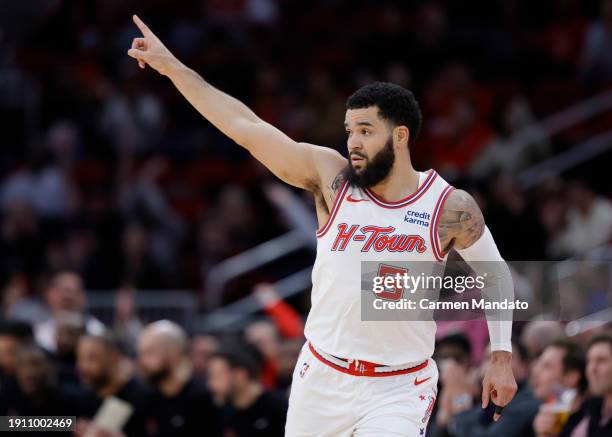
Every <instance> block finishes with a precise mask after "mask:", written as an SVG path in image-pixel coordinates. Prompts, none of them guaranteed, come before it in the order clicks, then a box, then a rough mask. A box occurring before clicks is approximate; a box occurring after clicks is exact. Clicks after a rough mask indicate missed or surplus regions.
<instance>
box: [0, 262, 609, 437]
mask: <svg viewBox="0 0 612 437" xmlns="http://www.w3.org/2000/svg"><path fill="white" fill-rule="evenodd" d="M256 294H257V296H258V299H259V300H260V301H261V302H262V304H263V305H264V308H265V315H262V317H260V318H258V319H256V320H252V321H251V322H249V323H248V324H247V325H246V327H245V329H244V330H242V331H240V332H233V333H229V332H217V333H202V332H186V331H185V330H184V329H183V328H182V327H181V326H180V325H178V324H177V323H175V322H172V321H170V320H158V321H154V322H151V323H149V324H146V325H144V324H140V325H139V327H138V328H137V329H134V328H133V327H132V328H131V329H127V328H126V327H127V326H128V325H129V324H116V325H114V326H105V325H104V324H103V323H102V322H100V321H99V320H97V319H96V318H95V316H93V315H92V314H90V313H88V312H87V310H86V308H85V307H84V306H83V304H84V302H85V296H84V291H83V283H82V280H81V278H80V277H79V276H78V274H76V273H74V272H71V271H63V272H60V273H58V274H56V275H55V276H54V277H53V278H52V280H51V281H50V282H49V284H48V288H47V289H46V291H45V296H46V298H47V300H46V302H47V304H46V306H45V309H46V311H47V315H46V316H45V317H40V318H39V319H34V318H32V319H30V320H26V319H25V318H22V319H21V320H12V321H4V322H2V323H1V324H0V415H10V416H24V415H56V416H76V417H77V422H76V423H77V426H76V430H75V432H74V434H73V435H77V436H86V437H87V436H89V437H122V436H172V437H181V436H195V435H202V433H203V432H205V433H206V435H211V436H214V435H219V436H224V437H240V436H267V437H274V436H282V435H284V424H285V420H286V411H287V402H288V395H289V391H290V387H291V379H292V375H293V373H294V372H300V370H301V367H300V366H299V365H298V366H296V363H298V364H299V356H300V352H301V350H302V346H303V344H304V338H303V320H302V318H301V317H300V316H299V314H297V313H296V312H295V310H294V309H293V308H292V307H291V306H290V305H288V304H286V303H285V302H284V301H282V300H281V299H280V298H279V296H278V294H277V293H276V290H275V289H274V288H273V287H272V286H270V285H267V284H261V285H259V286H258V287H257V288H256ZM132 317H135V316H134V315H132ZM452 325H453V322H451V323H444V322H441V326H440V328H441V329H440V330H439V332H438V339H437V344H436V351H435V355H434V359H435V360H436V363H437V365H438V368H439V371H440V379H439V386H438V390H437V401H436V403H435V408H434V410H433V413H432V416H431V418H430V425H429V428H428V434H427V435H428V436H430V437H449V436H450V437H474V436H483V437H484V436H491V437H493V436H504V437H512V436H517V437H518V436H520V437H528V436H534V437H556V436H567V437H604V436H609V435H611V433H612V329H611V328H612V326H610V325H609V324H608V327H607V328H606V326H605V325H601V326H599V327H595V328H594V329H591V330H589V331H585V332H583V333H581V334H579V335H578V336H574V337H573V338H568V337H567V336H566V329H565V326H564V324H562V323H560V322H554V321H533V322H527V323H515V326H514V334H515V335H514V336H513V358H512V359H513V361H512V370H513V373H514V376H515V378H516V380H517V383H518V387H519V391H518V393H517V395H516V396H515V398H514V399H513V400H512V402H511V403H510V404H509V405H507V406H506V407H505V409H504V411H503V414H502V417H501V419H500V420H499V421H497V422H494V421H493V406H492V405H490V406H489V407H487V408H482V406H481V391H482V382H481V381H482V377H483V375H484V373H485V371H486V368H487V366H488V364H489V360H490V359H491V357H490V356H489V354H488V352H487V346H486V342H487V337H486V335H485V336H482V338H481V339H480V340H477V339H475V337H474V335H475V333H476V332H478V331H481V332H485V333H486V322H481V321H474V322H468V325H469V326H468V325H465V324H464V325H462V326H457V325H454V326H452ZM457 328H461V329H457ZM483 350H484V353H483ZM294 369H295V370H294ZM117 400H119V401H121V402H123V403H124V404H123V405H124V406H123V407H122V408H127V411H128V419H127V421H126V423H125V424H120V426H122V429H121V430H120V431H117V430H114V431H109V430H108V429H106V428H105V426H108V424H106V425H105V424H104V423H103V422H101V419H100V418H99V417H97V415H96V412H97V411H99V409H100V408H102V406H103V405H106V404H108V403H112V402H117ZM115 411H116V410H115ZM115 415H118V413H117V412H115ZM67 435H69V433H68V434H67Z"/></svg>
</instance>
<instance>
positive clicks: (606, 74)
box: [582, 0, 612, 84]
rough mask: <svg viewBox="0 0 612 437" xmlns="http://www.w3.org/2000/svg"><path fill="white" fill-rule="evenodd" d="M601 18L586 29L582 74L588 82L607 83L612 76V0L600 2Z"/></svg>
mask: <svg viewBox="0 0 612 437" xmlns="http://www.w3.org/2000/svg"><path fill="white" fill-rule="evenodd" d="M599 7H600V18H599V19H598V20H597V21H595V22H593V23H591V24H590V25H589V27H588V29H587V31H586V36H585V39H584V46H583V48H582V75H583V79H584V80H585V82H586V83H589V84H599V83H606V82H607V81H608V80H609V78H610V77H611V76H612V50H611V49H612V1H611V0H601V1H600V2H599Z"/></svg>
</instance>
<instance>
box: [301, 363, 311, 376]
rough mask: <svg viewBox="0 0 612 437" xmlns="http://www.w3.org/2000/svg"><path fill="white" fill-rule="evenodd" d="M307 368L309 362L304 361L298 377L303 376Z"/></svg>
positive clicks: (308, 367)
mask: <svg viewBox="0 0 612 437" xmlns="http://www.w3.org/2000/svg"><path fill="white" fill-rule="evenodd" d="M308 369H310V364H308V363H304V364H303V365H302V370H300V378H303V377H304V375H306V372H308Z"/></svg>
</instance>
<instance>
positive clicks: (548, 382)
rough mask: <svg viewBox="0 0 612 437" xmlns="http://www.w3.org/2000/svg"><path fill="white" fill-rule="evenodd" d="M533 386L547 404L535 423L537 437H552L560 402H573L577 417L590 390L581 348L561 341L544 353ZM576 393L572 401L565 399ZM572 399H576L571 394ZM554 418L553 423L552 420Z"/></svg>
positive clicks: (535, 366)
mask: <svg viewBox="0 0 612 437" xmlns="http://www.w3.org/2000/svg"><path fill="white" fill-rule="evenodd" d="M530 383H531V386H532V389H533V393H534V396H535V397H536V399H538V400H540V401H542V402H543V404H542V405H540V408H539V410H538V414H537V415H536V417H535V419H534V421H533V430H534V432H535V435H536V436H538V437H540V436H551V435H556V434H558V432H559V430H560V427H559V428H558V430H556V431H555V427H557V425H556V420H557V418H556V417H555V415H556V413H555V408H556V404H559V402H560V401H564V402H566V401H567V402H569V401H571V405H569V410H570V411H569V413H570V414H571V416H570V418H572V416H573V415H575V414H577V411H578V409H579V407H580V404H581V402H582V400H583V396H582V395H583V393H584V391H585V389H586V384H587V382H586V376H585V358H584V352H583V351H582V349H581V348H580V346H579V345H578V344H577V343H575V342H572V341H570V340H557V341H555V342H553V343H552V344H551V345H549V346H548V347H547V348H545V349H544V351H543V352H542V354H541V355H540V357H539V358H538V359H537V361H536V362H535V363H534V364H533V367H532V369H531V379H530ZM568 392H573V393H574V397H573V400H572V399H563V397H565V396H568ZM569 397H570V398H571V397H572V395H571V394H570V395H569ZM551 418H552V420H551Z"/></svg>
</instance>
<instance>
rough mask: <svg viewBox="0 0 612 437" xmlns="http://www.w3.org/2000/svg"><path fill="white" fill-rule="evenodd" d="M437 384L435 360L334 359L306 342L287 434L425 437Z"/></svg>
mask: <svg viewBox="0 0 612 437" xmlns="http://www.w3.org/2000/svg"><path fill="white" fill-rule="evenodd" d="M437 383H438V368H437V366H436V363H435V362H434V361H433V360H432V359H429V360H427V361H425V362H424V363H421V364H418V365H416V366H412V367H409V368H407V367H405V366H404V367H400V366H397V367H382V366H379V365H377V364H373V363H366V362H359V361H351V362H349V361H347V360H343V359H341V358H337V357H333V356H331V355H328V354H326V353H325V352H323V351H320V350H319V349H317V348H316V347H314V346H313V345H310V343H308V342H307V343H306V344H305V345H304V347H303V348H302V351H301V353H300V356H299V358H298V362H297V364H296V366H295V370H294V371H293V382H292V385H291V394H290V396H289V411H288V413H287V424H286V427H285V436H286V437H303V436H309V437H310V436H312V437H314V436H317V437H322V436H330V437H332V436H333V437H341V436H347V437H348V436H357V437H363V436H377V437H384V436H410V437H420V436H424V435H425V430H426V428H427V422H428V421H429V417H430V415H431V412H432V410H433V407H434V404H435V401H436V395H437Z"/></svg>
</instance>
